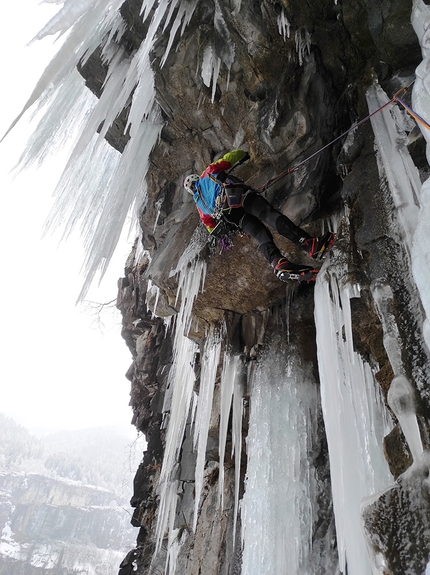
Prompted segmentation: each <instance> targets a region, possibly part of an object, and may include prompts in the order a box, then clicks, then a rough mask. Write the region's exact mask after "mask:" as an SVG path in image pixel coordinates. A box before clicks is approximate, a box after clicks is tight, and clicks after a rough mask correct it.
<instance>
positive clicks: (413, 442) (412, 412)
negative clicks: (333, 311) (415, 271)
mask: <svg viewBox="0 0 430 575" xmlns="http://www.w3.org/2000/svg"><path fill="white" fill-rule="evenodd" d="M373 299H374V301H375V304H376V308H377V311H378V315H379V318H380V320H381V324H382V327H383V331H384V338H383V341H384V348H385V351H386V352H387V355H388V359H389V360H390V364H391V367H392V369H393V372H394V379H393V381H392V382H391V385H390V389H389V390H388V404H389V406H390V407H391V409H392V410H393V411H394V413H395V415H396V417H397V419H398V420H399V423H400V426H401V428H402V431H403V433H404V435H405V438H406V441H407V443H408V445H409V448H410V450H411V453H412V457H413V459H414V463H415V464H416V463H418V462H419V461H420V460H421V457H422V454H423V445H422V441H421V435H420V431H419V428H418V421H417V416H416V408H415V402H414V396H413V389H412V386H411V384H410V382H409V381H408V380H407V379H406V376H405V370H404V367H403V361H402V346H401V342H400V336H399V330H398V328H397V323H396V319H395V316H394V314H393V311H392V306H393V304H392V300H393V293H392V291H391V288H390V287H389V286H387V285H384V286H378V287H377V288H375V289H373Z"/></svg>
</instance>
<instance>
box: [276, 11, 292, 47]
mask: <svg viewBox="0 0 430 575" xmlns="http://www.w3.org/2000/svg"><path fill="white" fill-rule="evenodd" d="M278 32H279V34H280V35H281V36H282V37H283V39H284V42H285V41H286V40H287V38H289V37H290V23H289V22H288V18H287V17H286V16H285V12H284V10H282V12H281V15H280V16H278Z"/></svg>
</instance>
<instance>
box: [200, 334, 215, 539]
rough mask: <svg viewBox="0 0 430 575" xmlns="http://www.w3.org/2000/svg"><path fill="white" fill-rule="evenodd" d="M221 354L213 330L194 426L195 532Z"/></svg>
mask: <svg viewBox="0 0 430 575" xmlns="http://www.w3.org/2000/svg"><path fill="white" fill-rule="evenodd" d="M220 353H221V334H219V333H216V332H215V331H214V330H213V329H211V331H210V332H209V334H208V336H207V338H206V344H205V349H204V353H203V357H202V370H201V376H200V389H199V397H198V403H197V411H196V417H195V424H194V448H195V449H196V450H197V461H196V469H195V488H194V492H195V507H194V522H193V530H194V531H195V530H196V526H197V518H198V511H199V503H200V495H201V491H202V487H203V473H204V468H205V463H206V445H207V440H208V432H209V426H210V421H211V412H212V400H213V392H214V387H215V380H216V374H217V368H218V363H219V358H220Z"/></svg>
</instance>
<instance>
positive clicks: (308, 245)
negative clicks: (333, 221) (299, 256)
mask: <svg viewBox="0 0 430 575" xmlns="http://www.w3.org/2000/svg"><path fill="white" fill-rule="evenodd" d="M335 239H336V234H335V233H333V232H327V233H325V234H324V235H323V236H321V237H320V238H309V239H304V240H302V241H301V242H300V245H301V247H302V248H303V249H304V250H305V252H306V253H307V254H308V255H309V256H311V258H313V259H319V260H320V259H322V258H323V257H324V256H325V255H326V253H327V252H328V250H329V249H330V248H331V247H332V245H333V244H334V240H335Z"/></svg>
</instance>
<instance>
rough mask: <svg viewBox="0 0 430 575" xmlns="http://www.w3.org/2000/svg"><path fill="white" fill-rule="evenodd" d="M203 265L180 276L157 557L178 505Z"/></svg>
mask: <svg viewBox="0 0 430 575" xmlns="http://www.w3.org/2000/svg"><path fill="white" fill-rule="evenodd" d="M205 266H206V264H205V262H201V261H195V262H193V264H192V265H190V266H187V267H186V268H184V270H183V271H182V272H181V274H180V278H179V288H178V290H182V302H181V307H180V310H179V313H178V315H177V318H176V330H175V339H174V345H173V349H174V358H173V364H172V367H171V370H170V373H169V381H168V387H171V388H172V398H171V405H170V419H169V425H168V429H167V434H166V446H165V449H164V457H163V466H162V469H161V474H160V479H159V485H158V490H159V494H160V505H159V512H158V519H157V528H156V553H157V552H158V550H159V549H160V546H161V543H162V541H163V538H164V534H165V532H166V528H167V526H168V524H169V518H170V520H173V517H174V510H175V509H176V502H177V482H176V479H177V478H176V476H175V473H176V470H177V464H178V461H179V453H180V449H181V446H182V442H183V439H184V433H185V427H186V423H187V419H188V417H189V415H190V404H191V400H192V398H193V388H194V381H195V374H194V369H193V365H194V358H195V356H196V353H197V352H198V346H197V344H195V343H194V342H193V341H191V340H190V339H189V338H188V337H186V335H187V334H188V326H189V323H190V316H191V311H192V306H193V303H194V299H195V298H196V296H197V294H198V292H199V289H200V286H201V283H202V278H203V277H204V270H205Z"/></svg>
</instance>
